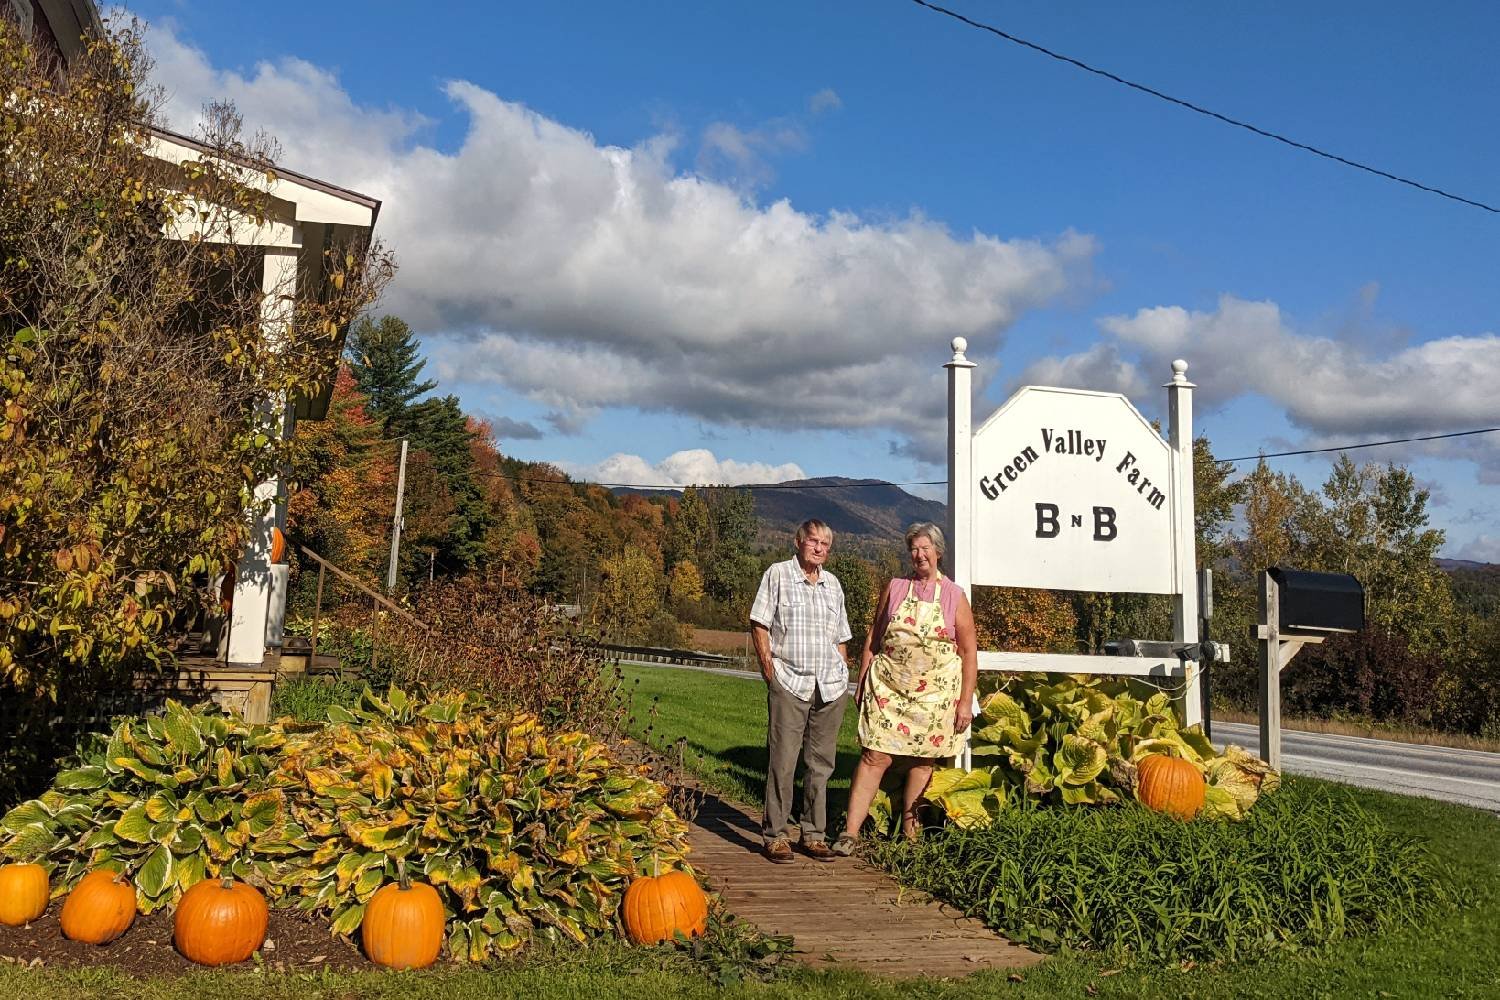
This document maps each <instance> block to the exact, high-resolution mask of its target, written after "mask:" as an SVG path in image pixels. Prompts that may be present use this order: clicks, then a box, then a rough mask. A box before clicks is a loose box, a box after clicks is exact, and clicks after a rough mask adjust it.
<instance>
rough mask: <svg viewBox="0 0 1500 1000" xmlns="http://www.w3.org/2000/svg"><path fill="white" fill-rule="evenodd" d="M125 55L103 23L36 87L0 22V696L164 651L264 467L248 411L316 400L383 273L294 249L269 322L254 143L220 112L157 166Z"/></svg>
mask: <svg viewBox="0 0 1500 1000" xmlns="http://www.w3.org/2000/svg"><path fill="white" fill-rule="evenodd" d="M144 66H145V60H143V59H142V58H141V52H140V46H139V39H138V38H135V37H132V36H131V35H129V34H117V35H114V36H112V37H110V38H108V39H106V40H104V41H100V42H97V43H94V44H92V45H91V46H90V48H89V51H88V53H87V54H86V56H84V57H83V58H80V59H79V60H78V61H77V62H76V64H74V65H72V66H70V67H69V82H68V86H67V87H66V88H61V87H56V86H54V85H53V82H52V77H51V75H50V73H49V72H48V70H47V67H46V66H45V65H39V64H38V60H37V58H36V57H35V54H34V53H33V52H32V51H31V50H30V49H29V47H28V46H27V45H26V44H25V41H24V39H23V38H22V36H21V34H20V32H19V31H18V30H17V28H16V26H15V25H14V24H13V23H12V21H11V20H10V19H9V18H0V94H4V95H5V98H4V100H3V101H0V136H4V155H3V156H0V247H3V252H0V397H3V400H0V402H3V406H0V536H3V545H0V699H4V698H9V697H11V696H12V695H13V694H16V695H24V694H31V693H41V694H45V695H46V696H48V697H50V698H52V699H54V700H57V699H58V697H59V695H60V694H61V693H62V685H64V684H65V682H66V681H67V679H68V678H69V677H70V676H72V675H75V674H78V673H85V672H87V673H91V674H93V673H100V674H102V673H104V672H106V671H108V670H110V669H111V668H114V667H116V666H119V665H121V664H124V665H127V666H138V665H141V664H145V663H155V662H160V661H162V660H164V659H169V658H170V655H171V650H170V642H169V640H170V639H171V637H172V636H173V634H174V630H173V622H174V620H176V619H177V618H178V617H179V616H180V615H183V614H187V613H191V612H192V611H193V610H195V608H196V607H197V605H198V604H199V601H200V598H199V596H198V595H197V594H196V593H195V582H196V581H195V578H202V577H205V576H207V575H208V574H211V573H215V572H217V571H218V570H219V568H220V567H221V566H222V565H223V563H224V562H225V560H226V559H229V558H231V557H232V556H233V555H234V554H235V553H236V552H237V551H238V550H239V549H240V548H241V547H242V545H243V543H244V541H245V538H246V529H247V520H246V518H245V516H244V515H245V513H246V508H247V506H248V505H249V504H250V502H251V501H250V498H251V495H252V493H253V491H254V488H255V487H256V485H257V484H258V483H261V482H263V481H265V480H267V479H268V478H270V477H272V476H274V475H275V474H276V472H277V470H278V468H280V466H281V465H282V463H283V462H284V461H285V459H286V455H287V446H286V442H285V441H284V440H282V438H281V436H280V434H279V432H278V429H279V427H280V423H281V412H282V411H281V407H280V406H279V405H276V406H267V405H266V404H267V403H268V401H271V400H285V399H295V398H301V397H308V398H316V397H317V396H318V395H319V393H320V391H321V390H322V389H323V388H325V387H326V386H327V385H328V383H329V381H330V380H331V379H332V378H333V375H334V366H335V364H336V362H337V358H338V353H339V350H338V349H339V332H340V330H342V329H343V328H344V326H345V325H347V323H348V322H349V321H350V320H351V319H352V318H353V316H354V315H355V314H356V313H358V312H359V311H360V310H361V309H362V308H363V307H364V306H365V305H366V304H367V303H368V302H369V301H370V300H371V298H372V297H373V295H374V293H375V292H376V291H377V289H378V286H379V285H380V284H381V282H382V281H383V280H384V278H385V277H386V276H387V275H388V273H389V270H390V261H389V259H388V258H387V257H386V255H385V254H384V253H383V252H382V251H381V250H380V249H379V248H378V247H376V248H374V249H373V250H371V249H370V248H367V247H364V246H360V245H354V244H350V245H344V241H339V243H338V244H335V245H333V246H330V247H328V248H326V249H323V250H321V252H319V251H312V252H313V254H314V256H313V258H312V259H310V260H306V261H304V269H306V268H308V267H310V268H311V269H312V271H313V273H315V274H322V275H326V276H327V278H328V281H327V283H326V284H321V285H320V286H319V288H318V290H317V291H318V294H315V295H303V296H301V297H299V298H297V299H296V301H295V302H292V301H288V302H287V317H286V318H287V322H286V323H285V324H284V325H282V326H281V327H280V328H279V330H277V331H276V334H275V335H274V336H271V335H268V332H267V330H266V329H265V312H264V309H263V304H264V302H265V301H266V300H267V298H268V297H269V298H273V299H274V298H277V297H279V296H280V294H281V293H282V292H283V291H284V289H263V288H262V281H263V276H264V260H263V258H264V253H263V250H262V248H261V247H260V246H259V245H258V243H259V242H260V241H259V240H258V239H257V237H256V230H257V229H258V228H259V227H261V226H264V225H269V224H270V221H271V219H272V217H273V215H274V214H275V212H276V211H278V209H277V208H276V205H275V203H274V199H272V198H271V196H270V195H269V194H268V193H266V190H265V188H266V181H267V180H268V175H270V176H271V177H274V165H273V164H272V162H271V160H270V158H269V154H270V153H271V152H273V150H272V149H271V148H270V146H269V145H267V144H266V143H264V142H260V141H254V142H249V143H247V142H244V141H241V139H240V136H239V134H238V132H239V120H238V117H237V116H236V115H235V114H234V113H233V111H232V109H229V108H225V107H219V108H215V109H211V110H210V113H209V114H208V116H207V118H208V120H209V125H208V126H206V128H205V134H204V136H203V137H202V138H203V140H204V143H205V145H206V147H207V152H205V153H204V154H203V155H202V156H201V157H198V158H197V159H194V160H190V161H187V162H184V163H183V164H181V169H176V168H168V166H167V165H166V164H165V163H164V162H163V161H162V160H160V159H157V158H155V157H153V156H152V155H151V146H152V142H153V136H152V134H151V131H150V124H151V122H152V118H153V108H152V106H151V101H150V94H151V88H149V87H147V86H146V85H145V84H146V81H145V79H144V72H143V70H144ZM187 220H192V221H191V223H190V225H191V228H192V231H191V232H188V231H187V226H188V225H189V223H188V222H187ZM164 232H166V233H170V234H174V235H177V236H180V237H182V238H176V239H169V238H166V237H165V236H164Z"/></svg>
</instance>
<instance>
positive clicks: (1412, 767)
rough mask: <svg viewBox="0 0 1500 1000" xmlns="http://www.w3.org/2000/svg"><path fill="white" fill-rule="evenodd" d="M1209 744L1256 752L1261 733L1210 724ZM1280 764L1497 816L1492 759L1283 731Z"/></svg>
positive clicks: (1499, 784) (1498, 794) (1499, 788)
mask: <svg viewBox="0 0 1500 1000" xmlns="http://www.w3.org/2000/svg"><path fill="white" fill-rule="evenodd" d="M1213 739H1214V742H1215V743H1237V744H1239V745H1240V746H1242V747H1244V748H1245V749H1246V750H1249V751H1250V752H1251V753H1259V752H1260V731H1259V729H1258V728H1257V727H1256V726H1254V725H1252V724H1247V723H1237V722H1215V723H1214V724H1213ZM1281 763H1282V768H1283V770H1286V771H1288V772H1290V773H1292V774H1310V775H1313V776H1314V777H1318V778H1331V779H1332V780H1334V781H1344V782H1348V783H1349V784H1351V785H1363V786H1364V787H1366V788H1380V789H1384V790H1385V791H1388V792H1400V793H1401V794H1403V795H1423V796H1426V797H1428V798H1433V799H1443V800H1445V801H1447V802H1458V803H1461V804H1463V805H1469V806H1478V807H1479V808H1481V809H1488V810H1490V811H1491V812H1500V754H1497V753H1484V752H1482V751H1479V750H1455V749H1452V748H1450V747H1434V746H1426V745H1424V744H1414V743H1394V742H1391V741H1389V740H1374V739H1368V738H1366V737H1363V736H1335V735H1331V734H1328V733H1299V732H1296V731H1294V730H1290V729H1286V730H1282V733H1281Z"/></svg>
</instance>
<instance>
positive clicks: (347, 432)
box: [287, 366, 396, 579]
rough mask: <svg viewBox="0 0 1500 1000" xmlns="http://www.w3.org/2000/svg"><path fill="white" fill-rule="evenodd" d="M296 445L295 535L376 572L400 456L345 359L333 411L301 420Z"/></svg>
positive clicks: (346, 564)
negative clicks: (319, 417) (315, 418)
mask: <svg viewBox="0 0 1500 1000" xmlns="http://www.w3.org/2000/svg"><path fill="white" fill-rule="evenodd" d="M296 446H297V447H296V449H295V457H294V459H293V461H292V464H291V475H290V477H289V478H290V479H291V481H292V483H293V489H292V490H291V493H290V496H289V498H288V500H287V530H288V533H289V535H290V536H291V538H292V539H294V540H295V541H297V542H298V543H300V544H303V545H307V546H308V547H309V548H311V549H312V550H313V551H314V552H317V553H318V554H319V555H321V556H323V557H324V558H326V559H329V560H330V561H332V562H333V563H335V564H337V565H338V566H341V567H343V568H344V569H346V570H350V571H351V572H354V573H356V574H357V575H359V576H361V577H364V578H367V579H376V578H378V577H379V575H380V573H381V571H382V570H383V569H384V566H385V563H384V560H385V557H386V554H387V545H388V544H389V540H390V530H391V508H392V504H393V502H394V495H395V490H396V456H395V453H394V450H393V449H392V448H391V446H390V444H389V443H388V442H386V441H385V440H384V439H383V438H381V436H380V425H379V424H378V423H377V422H376V420H375V419H374V418H373V417H372V416H371V414H370V413H369V409H368V404H367V400H366V399H365V396H364V395H363V394H362V393H361V392H360V391H359V388H358V386H357V385H356V384H355V381H354V377H353V375H352V374H351V373H350V371H349V369H348V367H347V366H344V367H341V368H340V369H339V372H338V375H337V377H336V379H335V381H334V385H333V395H332V397H331V398H330V401H329V404H328V416H327V418H326V419H324V420H319V421H314V422H309V423H306V424H303V425H302V426H301V427H299V428H298V429H297V438H296Z"/></svg>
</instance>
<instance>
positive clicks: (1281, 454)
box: [1214, 427, 1500, 462]
mask: <svg viewBox="0 0 1500 1000" xmlns="http://www.w3.org/2000/svg"><path fill="white" fill-rule="evenodd" d="M1496 431H1500V427H1481V428H1479V429H1478V430H1472V431H1454V432H1452V433H1451V434H1426V435H1423V436H1421V437H1405V438H1391V439H1390V440H1388V441H1366V442H1364V443H1363V444H1341V445H1338V446H1336V447H1333V448H1302V449H1300V450H1298V451H1272V452H1267V453H1265V454H1262V455H1240V456H1238V457H1236V458H1216V459H1214V461H1216V462H1250V461H1255V460H1258V459H1262V458H1287V457H1289V456H1292V455H1321V454H1324V453H1326V452H1331V451H1357V450H1359V449H1360V448H1380V447H1382V446H1384V445H1388V444H1409V443H1410V442H1413V441H1442V440H1445V439H1447V438H1461V437H1470V436H1472V435H1474V434H1494V433H1495V432H1496Z"/></svg>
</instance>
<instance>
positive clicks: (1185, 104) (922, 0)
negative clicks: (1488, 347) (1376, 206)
mask: <svg viewBox="0 0 1500 1000" xmlns="http://www.w3.org/2000/svg"><path fill="white" fill-rule="evenodd" d="M912 2H913V3H915V4H917V5H918V6H919V7H926V8H927V9H928V10H930V11H934V12H935V13H938V14H946V15H948V16H949V17H951V18H953V19H954V20H957V21H962V22H963V23H964V24H967V25H969V26H970V27H971V28H978V29H979V30H980V31H988V32H989V33H990V34H992V35H997V36H999V37H1000V38H1003V39H1005V40H1006V41H1007V42H1013V43H1014V44H1016V45H1020V46H1023V47H1025V48H1028V49H1031V50H1032V51H1033V52H1040V53H1041V54H1042V55H1044V56H1047V57H1048V58H1049V59H1056V60H1057V61H1058V62H1064V63H1067V64H1068V65H1070V66H1076V67H1077V68H1078V69H1081V70H1083V71H1085V72H1087V73H1093V74H1094V75H1095V76H1102V77H1104V78H1105V79H1106V80H1111V81H1113V82H1115V83H1118V84H1122V85H1124V86H1126V87H1129V88H1131V89H1132V90H1138V91H1140V92H1141V93H1143V94H1149V95H1151V96H1152V97H1155V98H1158V99H1160V100H1163V101H1166V102H1167V103H1168V104H1175V105H1177V106H1178V107H1180V108H1186V109H1187V110H1189V111H1194V112H1197V113H1198V114H1200V115H1204V116H1206V117H1208V118H1214V119H1217V120H1219V121H1221V122H1223V123H1224V124H1226V125H1233V126H1234V127H1235V128H1242V129H1244V130H1245V131H1247V132H1253V133H1255V134H1256V135H1258V136H1262V137H1264V138H1266V139H1274V140H1275V141H1277V142H1279V143H1283V144H1284V145H1287V146H1291V147H1292V148H1293V149H1300V150H1302V151H1304V152H1307V153H1312V154H1313V155H1314V156H1321V157H1323V158H1324V159H1325V160H1333V161H1334V162H1335V163H1342V164H1343V165H1344V166H1346V167H1353V168H1354V169H1356V170H1363V171H1364V172H1365V173H1368V174H1374V175H1375V176H1377V177H1384V178H1385V179H1386V180H1390V181H1395V182H1396V183H1398V184H1405V185H1407V186H1408V187H1414V188H1416V189H1417V190H1419V191H1426V192H1427V193H1429V194H1435V195H1438V196H1440V197H1443V198H1447V199H1449V200H1450V201H1456V202H1459V203H1461V204H1464V205H1470V206H1472V207H1474V208H1482V209H1484V210H1485V211H1486V212H1493V213H1495V214H1497V215H1500V208H1496V207H1495V206H1493V205H1486V204H1485V203H1484V202H1482V201H1475V200H1474V199H1472V198H1465V197H1463V196H1462V195H1457V194H1453V193H1452V192H1451V191H1444V190H1443V189H1442V188H1436V187H1433V186H1431V185H1429V184H1423V183H1422V182H1421V181H1414V180H1412V179H1411V178H1409V177H1402V176H1401V175H1399V174H1393V173H1391V172H1390V171H1388V170H1381V169H1380V168H1379V167H1372V166H1370V165H1369V164H1367V163H1360V162H1359V161H1358V160H1351V159H1349V158H1348V157H1344V156H1339V155H1338V154H1337V153H1330V152H1328V151H1327V150H1324V149H1319V148H1318V147H1317V146H1310V145H1308V144H1307V143H1305V142H1298V141H1297V140H1295V139H1289V138H1287V137H1286V136H1284V135H1280V134H1278V133H1276V132H1272V131H1270V130H1268V129H1263V128H1260V127H1259V126H1256V125H1252V124H1250V123H1249V122H1244V121H1240V120H1239V119H1238V118H1231V117H1229V116H1228V115H1222V114H1220V113H1219V112H1217V111H1210V110H1209V109H1208V108H1205V107H1202V106H1201V105H1198V104H1194V103H1193V102H1192V101H1185V100H1183V99H1182V98H1180V97H1173V96H1172V95H1171V94H1164V93H1162V92H1161V91H1159V90H1157V89H1155V88H1153V87H1148V86H1146V85H1145V84H1143V83H1136V82H1135V81H1133V80H1127V79H1125V78H1124V77H1123V76H1119V75H1117V74H1114V73H1111V72H1110V71H1109V70H1104V69H1100V68H1098V67H1097V66H1090V65H1089V64H1088V63H1086V62H1083V61H1082V60H1080V59H1074V58H1073V57H1072V56H1065V55H1063V54H1062V53H1061V52H1054V51H1052V50H1051V49H1049V48H1046V47H1044V46H1041V45H1038V44H1036V43H1035V42H1028V41H1027V40H1026V39H1024V38H1018V37H1017V36H1015V35H1012V34H1010V33H1009V32H1007V31H1001V30H1000V29H999V28H996V27H995V26H993V25H989V24H985V23H983V22H981V21H975V20H973V19H972V18H968V17H965V16H964V15H962V14H960V13H958V12H957V11H953V10H949V9H948V8H947V7H941V6H939V5H937V4H935V3H928V2H927V0H912Z"/></svg>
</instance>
